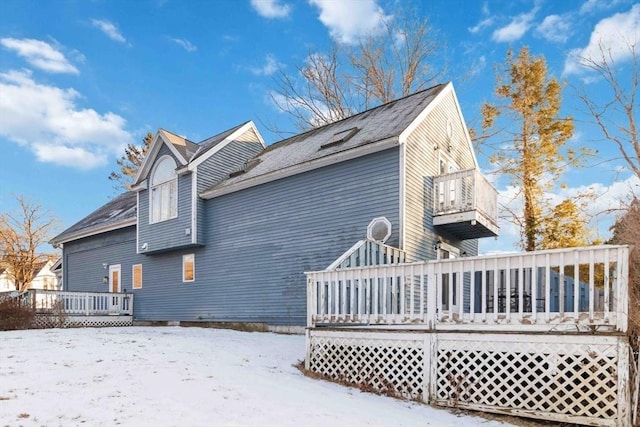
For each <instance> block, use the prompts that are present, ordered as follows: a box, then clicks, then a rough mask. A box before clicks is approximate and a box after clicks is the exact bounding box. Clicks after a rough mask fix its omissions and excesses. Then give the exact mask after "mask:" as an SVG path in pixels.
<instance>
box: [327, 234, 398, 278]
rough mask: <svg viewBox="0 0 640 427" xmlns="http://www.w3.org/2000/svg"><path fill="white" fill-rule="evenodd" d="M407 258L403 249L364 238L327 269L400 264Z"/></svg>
mask: <svg viewBox="0 0 640 427" xmlns="http://www.w3.org/2000/svg"><path fill="white" fill-rule="evenodd" d="M405 260H406V254H405V252H404V251H403V250H401V249H398V248H394V247H393V246H389V245H385V244H384V243H380V242H376V241H374V240H369V239H364V240H360V241H359V242H358V243H356V244H355V245H353V246H352V247H351V248H350V249H349V250H348V251H346V252H345V253H344V254H342V255H341V256H340V258H338V259H337V260H335V261H334V262H332V263H331V265H330V266H329V267H327V270H335V269H338V268H350V267H363V266H365V265H386V264H398V263H403V262H405Z"/></svg>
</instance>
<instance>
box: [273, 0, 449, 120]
mask: <svg viewBox="0 0 640 427" xmlns="http://www.w3.org/2000/svg"><path fill="white" fill-rule="evenodd" d="M421 16H422V14H419V13H415V11H413V10H412V9H410V8H407V9H402V8H400V7H398V9H397V10H396V11H395V13H394V14H393V16H392V17H391V18H388V19H384V21H383V29H382V31H381V32H380V33H379V34H375V35H370V36H367V37H364V38H361V39H360V40H359V41H358V42H357V44H355V45H354V46H348V45H343V44H338V43H334V44H333V47H332V49H331V51H330V52H329V53H311V54H310V55H308V57H307V58H306V60H305V63H304V64H303V65H302V66H299V67H297V68H296V70H295V74H287V73H285V72H280V73H279V74H278V75H277V76H276V77H275V79H274V80H275V85H276V87H275V89H274V91H273V92H272V94H271V97H272V100H273V102H274V103H275V104H276V106H277V107H278V108H279V109H280V110H281V111H283V112H285V113H287V114H289V115H290V116H291V117H292V118H293V120H294V124H295V126H296V127H297V128H298V129H299V130H308V129H311V128H315V127H318V126H322V125H325V124H328V123H333V122H335V121H338V120H341V119H344V118H346V117H348V116H350V115H352V114H354V113H357V112H360V111H363V110H366V109H368V108H371V107H373V106H374V105H377V104H381V103H385V102H389V101H392V100H394V99H397V98H400V97H402V96H406V95H409V94H411V93H413V92H415V91H418V90H420V89H424V88H426V87H427V86H429V85H430V84H431V83H432V82H433V81H434V80H435V79H436V78H438V76H439V75H440V74H442V73H443V70H441V69H436V68H435V67H432V66H431V64H430V61H431V60H432V59H433V57H434V56H435V54H436V51H437V47H438V44H437V43H436V42H435V41H434V39H433V38H432V33H433V32H432V30H431V28H430V26H429V23H428V21H427V20H426V19H423V18H421Z"/></svg>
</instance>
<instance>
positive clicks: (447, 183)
mask: <svg viewBox="0 0 640 427" xmlns="http://www.w3.org/2000/svg"><path fill="white" fill-rule="evenodd" d="M433 189H434V195H433V200H434V209H433V225H434V226H435V227H436V229H437V230H438V231H442V232H445V233H447V234H449V235H451V236H453V237H456V238H458V239H460V240H467V239H478V238H482V237H495V236H497V235H498V192H497V191H496V189H495V188H493V186H492V185H491V184H490V183H489V181H487V179H486V178H485V177H484V176H482V174H481V173H480V172H479V171H478V170H477V169H468V170H464V171H459V172H453V173H449V174H446V175H440V176H437V177H435V178H434V180H433Z"/></svg>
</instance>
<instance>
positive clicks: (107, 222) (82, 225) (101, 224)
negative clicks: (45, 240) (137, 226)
mask: <svg viewBox="0 0 640 427" xmlns="http://www.w3.org/2000/svg"><path fill="white" fill-rule="evenodd" d="M136 210H137V207H136V192H135V191H129V192H127V193H124V194H121V195H119V196H118V197H116V198H115V199H113V200H111V201H110V202H109V203H107V204H106V205H104V206H102V207H100V208H98V209H97V210H95V211H94V212H92V213H90V214H89V215H87V216H86V217H85V218H84V219H82V220H81V221H79V222H77V223H75V224H74V225H72V226H71V227H69V228H67V229H66V230H65V231H63V232H62V233H60V234H58V235H57V236H56V237H54V238H53V239H51V243H52V244H57V243H62V242H64V241H68V240H70V238H73V237H75V236H79V235H82V234H84V233H85V232H87V231H89V230H92V229H97V228H109V227H110V226H117V225H118V224H121V223H125V222H127V221H130V220H131V219H134V218H135V217H136Z"/></svg>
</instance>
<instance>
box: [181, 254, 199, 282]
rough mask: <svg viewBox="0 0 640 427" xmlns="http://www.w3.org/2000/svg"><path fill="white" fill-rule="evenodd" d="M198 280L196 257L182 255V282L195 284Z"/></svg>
mask: <svg viewBox="0 0 640 427" xmlns="http://www.w3.org/2000/svg"><path fill="white" fill-rule="evenodd" d="M195 279H196V257H195V256H194V255H193V254H188V255H182V281H183V282H193V281H194V280H195Z"/></svg>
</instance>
